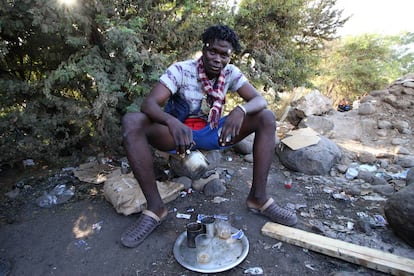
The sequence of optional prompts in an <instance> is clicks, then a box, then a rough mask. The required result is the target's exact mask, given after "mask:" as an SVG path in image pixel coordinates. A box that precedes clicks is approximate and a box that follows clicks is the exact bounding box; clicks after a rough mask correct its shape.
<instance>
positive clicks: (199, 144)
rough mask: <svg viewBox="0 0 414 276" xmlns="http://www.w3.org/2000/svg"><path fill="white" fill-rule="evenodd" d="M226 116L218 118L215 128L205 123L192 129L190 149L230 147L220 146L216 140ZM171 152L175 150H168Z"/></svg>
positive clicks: (221, 148)
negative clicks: (196, 128)
mask: <svg viewBox="0 0 414 276" xmlns="http://www.w3.org/2000/svg"><path fill="white" fill-rule="evenodd" d="M225 120H226V116H224V117H222V118H220V121H219V124H218V127H217V128H213V129H211V128H210V124H207V125H206V126H205V127H203V128H202V129H200V130H193V140H194V143H195V145H194V146H193V147H192V148H191V149H192V150H196V149H200V150H223V149H227V148H230V147H232V145H230V146H225V147H223V146H220V145H219V142H218V138H219V136H218V133H219V130H220V129H221V128H222V127H223V124H224V121H225ZM168 152H169V153H171V154H174V153H176V151H175V150H171V151H168Z"/></svg>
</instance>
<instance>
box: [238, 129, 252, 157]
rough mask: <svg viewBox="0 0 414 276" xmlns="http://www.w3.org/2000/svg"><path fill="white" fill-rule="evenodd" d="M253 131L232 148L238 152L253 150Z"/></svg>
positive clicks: (246, 152) (247, 152)
mask: <svg viewBox="0 0 414 276" xmlns="http://www.w3.org/2000/svg"><path fill="white" fill-rule="evenodd" d="M253 142H254V133H253V134H250V135H249V136H247V137H246V138H244V139H243V140H241V141H240V142H238V143H237V144H236V145H234V146H233V150H234V151H235V152H237V153H240V154H249V153H252V152H253Z"/></svg>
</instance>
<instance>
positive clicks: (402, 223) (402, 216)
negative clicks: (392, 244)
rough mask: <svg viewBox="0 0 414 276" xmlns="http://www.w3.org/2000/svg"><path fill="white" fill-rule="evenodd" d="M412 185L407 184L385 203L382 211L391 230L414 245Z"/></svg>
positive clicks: (413, 193) (413, 189) (413, 187)
mask: <svg viewBox="0 0 414 276" xmlns="http://www.w3.org/2000/svg"><path fill="white" fill-rule="evenodd" d="M413 198H414V185H408V186H406V187H404V188H402V189H401V190H399V191H398V192H396V193H395V194H394V195H392V196H390V197H389V198H388V200H387V202H386V203H385V206H384V213H385V216H386V218H387V221H388V224H389V226H390V227H391V228H392V230H393V231H394V232H395V233H396V234H397V235H398V236H400V237H401V238H402V239H403V240H404V241H406V242H407V243H408V244H409V245H410V246H412V247H414V235H413V233H414V216H413V214H414V201H413Z"/></svg>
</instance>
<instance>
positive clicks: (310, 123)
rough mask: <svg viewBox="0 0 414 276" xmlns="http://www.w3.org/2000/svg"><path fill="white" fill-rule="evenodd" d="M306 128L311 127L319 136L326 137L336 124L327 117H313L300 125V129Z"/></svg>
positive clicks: (304, 120)
mask: <svg viewBox="0 0 414 276" xmlns="http://www.w3.org/2000/svg"><path fill="white" fill-rule="evenodd" d="M306 127H310V128H312V129H313V130H315V131H316V132H318V133H319V134H321V135H325V136H326V135H327V134H329V133H330V132H331V131H332V130H333V128H334V124H333V123H332V122H331V121H329V120H328V119H327V118H325V117H322V116H314V115H311V116H308V117H306V118H304V119H303V120H302V121H301V122H300V123H299V128H306Z"/></svg>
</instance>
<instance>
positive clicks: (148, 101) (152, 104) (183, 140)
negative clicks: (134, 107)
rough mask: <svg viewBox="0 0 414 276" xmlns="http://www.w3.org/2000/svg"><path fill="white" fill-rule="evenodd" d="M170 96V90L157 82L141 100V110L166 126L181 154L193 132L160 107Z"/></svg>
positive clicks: (187, 146) (188, 145)
mask: <svg viewBox="0 0 414 276" xmlns="http://www.w3.org/2000/svg"><path fill="white" fill-rule="evenodd" d="M170 96H171V92H170V90H169V89H168V88H167V87H166V86H165V85H163V84H162V83H157V84H156V85H155V86H154V88H153V89H152V90H151V92H150V93H149V94H148V96H147V97H146V98H145V99H144V101H143V102H142V105H141V112H142V113H145V114H146V115H147V116H148V118H150V119H151V121H153V122H155V123H159V124H162V125H165V126H167V127H168V129H169V131H170V133H171V136H172V137H173V138H174V141H175V145H176V151H177V153H179V154H183V153H185V151H186V150H187V149H189V148H190V147H191V146H192V145H193V132H192V130H191V128H189V127H188V126H186V125H185V124H183V123H182V122H180V120H178V119H177V118H175V117H174V116H172V115H170V114H168V113H167V112H164V110H163V109H162V106H163V105H164V103H165V102H166V101H167V99H168V98H169V97H170Z"/></svg>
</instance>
